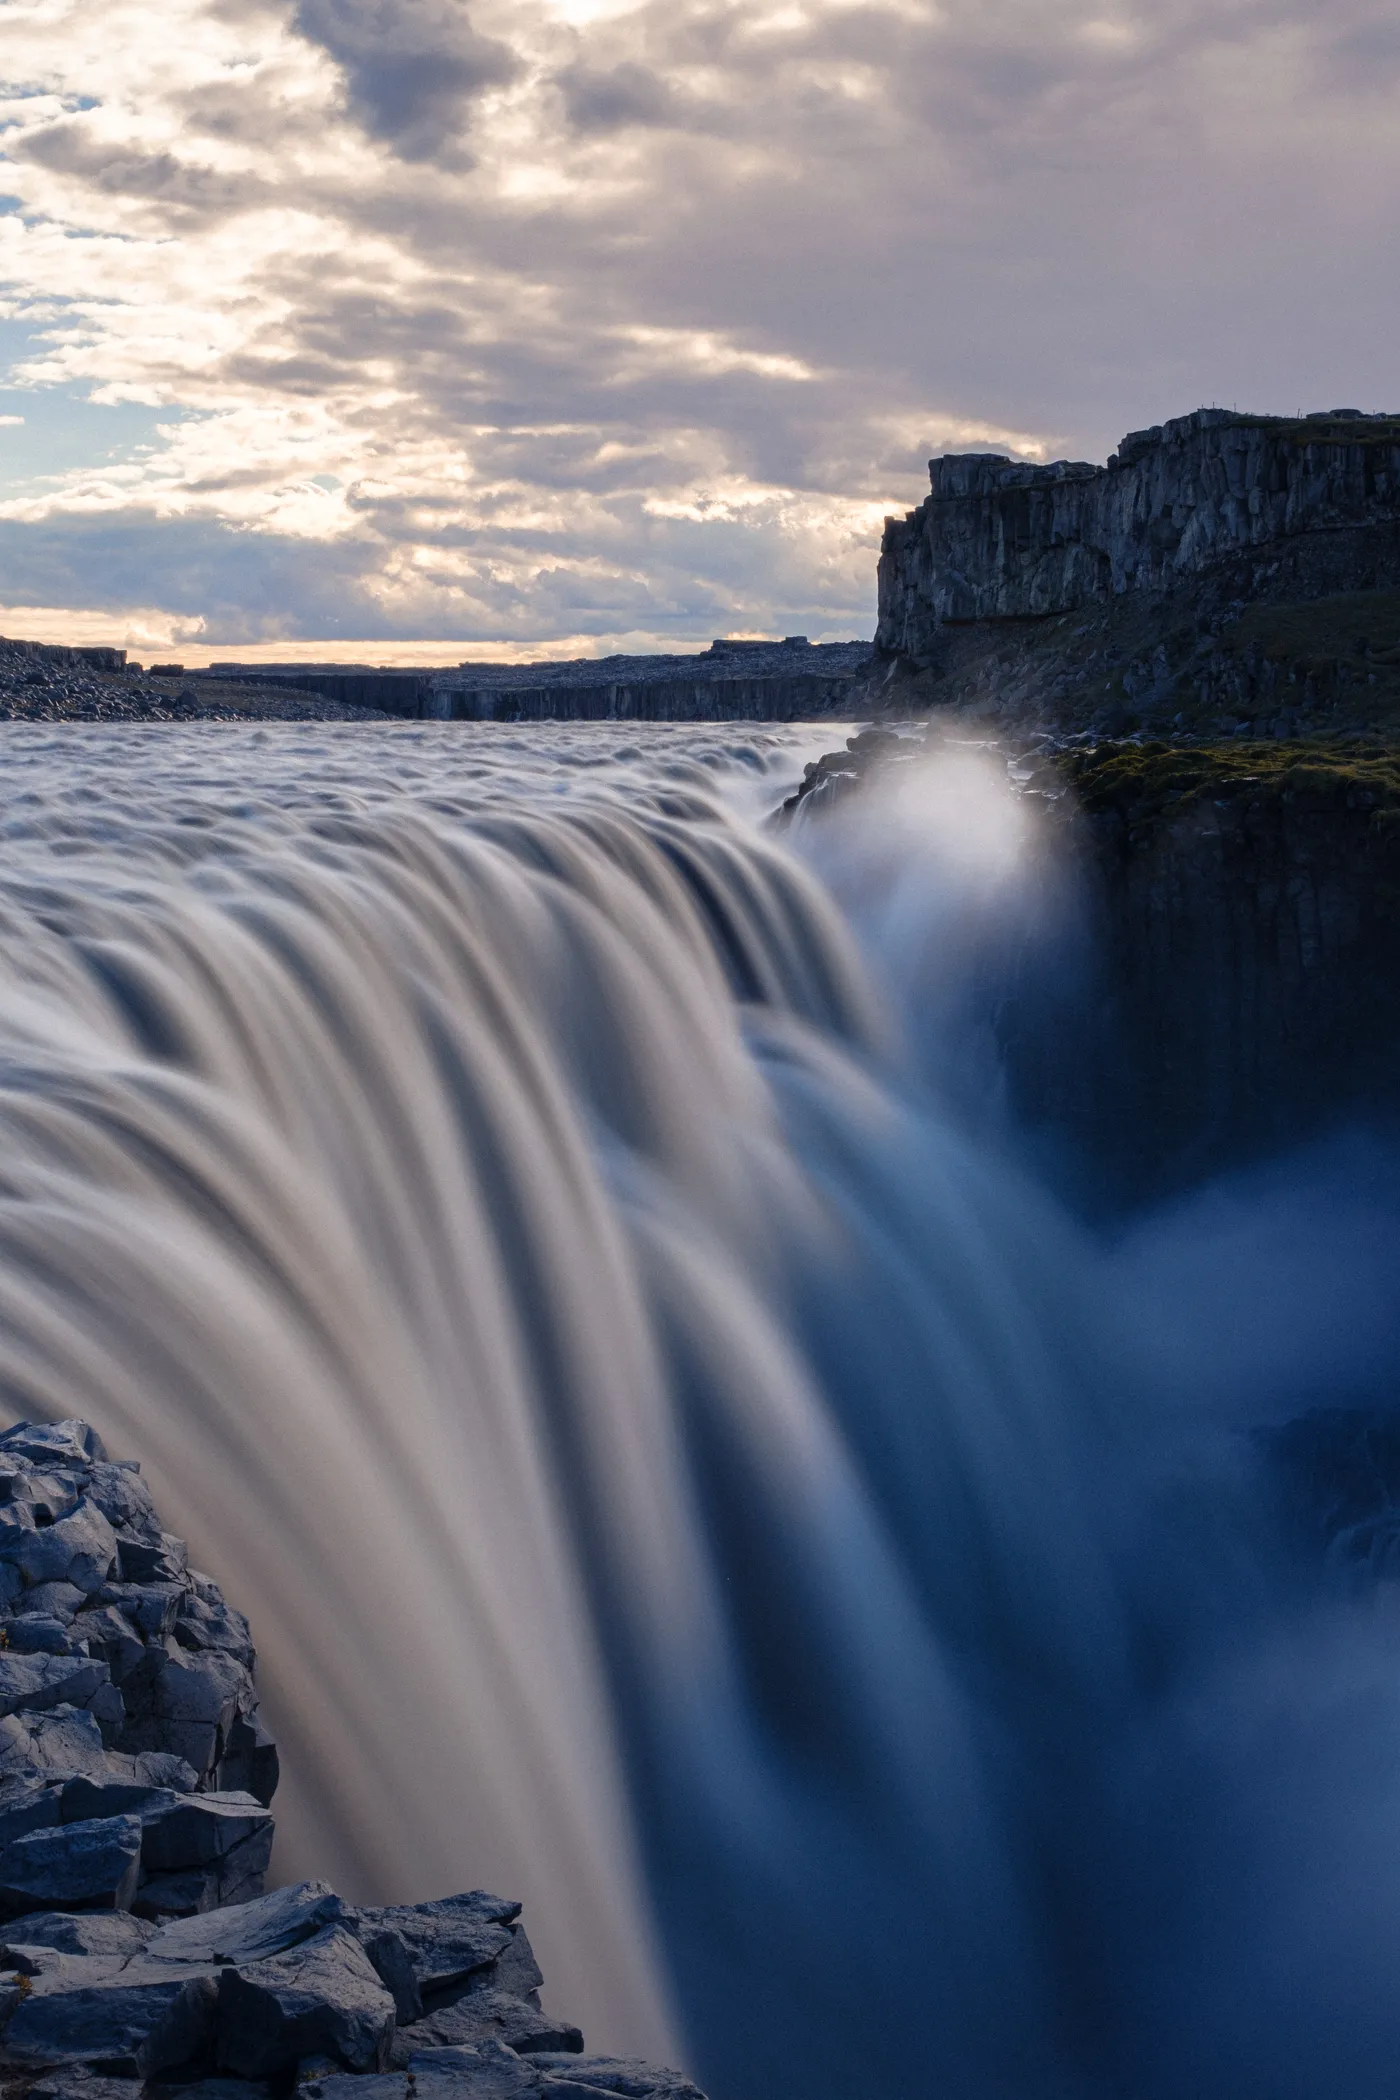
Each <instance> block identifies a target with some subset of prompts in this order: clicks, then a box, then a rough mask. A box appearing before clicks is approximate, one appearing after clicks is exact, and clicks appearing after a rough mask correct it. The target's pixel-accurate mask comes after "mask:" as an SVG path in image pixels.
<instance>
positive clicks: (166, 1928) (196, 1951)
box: [148, 1881, 345, 1967]
mask: <svg viewBox="0 0 1400 2100" xmlns="http://www.w3.org/2000/svg"><path fill="white" fill-rule="evenodd" d="M344 1914H345V1905H344V1904H343V1903H342V1902H341V1900H340V1898H339V1896H337V1895H336V1893H335V1891H334V1889H330V1888H327V1886H326V1884H325V1883H324V1882H323V1881H300V1882H297V1883H295V1884H294V1886H293V1887H291V1888H285V1889H275V1890H274V1891H273V1893H272V1894H271V1895H270V1896H263V1897H262V1898H261V1899H260V1900H259V1901H257V1902H254V1903H240V1904H236V1905H234V1906H233V1907H232V1908H231V1909H228V1910H221V1911H218V1912H216V1913H214V1914H212V1915H210V1916H208V1917H195V1918H181V1919H179V1920H178V1921H177V1922H175V1923H174V1924H170V1925H163V1926H162V1927H161V1928H160V1930H159V1931H158V1932H157V1933H155V1934H154V1935H153V1937H152V1939H151V1941H150V1945H149V1950H148V1951H149V1953H150V1957H151V1959H152V1960H153V1961H161V1962H172V1963H175V1962H178V1963H193V1964H196V1965H198V1964H202V1963H210V1962H218V1963H228V1964H232V1965H234V1966H237V1967H243V1966H246V1965H247V1964H249V1963H252V1962H260V1961H267V1960H269V1959H271V1958H272V1957H273V1956H275V1955H279V1954H286V1953H289V1952H290V1951H291V1950H292V1949H294V1948H296V1947H300V1946H303V1945H305V1944H306V1942H307V1941H309V1940H312V1939H314V1938H315V1937H316V1936H317V1934H319V1933H321V1932H323V1931H324V1930H325V1929H326V1927H327V1926H330V1925H337V1924H339V1923H340V1921H341V1919H342V1917H343V1916H344Z"/></svg>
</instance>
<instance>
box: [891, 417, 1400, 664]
mask: <svg viewBox="0 0 1400 2100" xmlns="http://www.w3.org/2000/svg"><path fill="white" fill-rule="evenodd" d="M929 471H930V477H931V483H932V487H931V493H930V494H929V496H928V497H927V499H926V500H925V501H924V502H923V503H922V504H921V505H920V507H919V508H918V509H917V510H915V511H911V512H910V513H909V514H908V515H907V516H906V517H905V518H903V519H890V520H889V521H888V522H887V524H886V529H885V538H884V544H883V548H882V552H881V560H880V623H879V630H878V634H877V643H878V646H879V647H880V648H881V649H882V650H885V651H887V652H889V653H891V654H894V655H899V656H903V657H907V658H911V659H913V660H914V661H915V662H925V661H928V660H929V659H930V658H931V657H932V656H933V654H934V653H935V649H936V644H937V639H938V636H939V634H940V632H941V630H942V629H943V628H944V627H945V626H946V625H947V624H948V623H959V622H967V621H980V620H1008V619H1013V620H1014V619H1028V618H1036V617H1044V616H1046V615H1049V614H1055V613H1066V612H1072V611H1074V610H1075V609H1077V608H1079V607H1081V606H1084V605H1086V604H1089V603H1091V602H1093V601H1095V600H1103V599H1106V598H1111V597H1113V596H1116V595H1121V594H1122V593H1125V592H1129V591H1144V590H1168V589H1171V588H1174V587H1176V586H1179V585H1180V584H1182V583H1183V582H1184V581H1186V580H1188V579H1189V578H1191V577H1193V576H1199V575H1203V574H1205V573H1206V572H1207V571H1209V570H1210V569H1212V568H1214V567H1215V566H1217V565H1218V564H1220V563H1222V562H1228V561H1230V560H1232V559H1236V560H1237V559H1238V558H1239V557H1241V556H1242V555H1248V554H1250V553H1251V552H1254V551H1257V550H1262V549H1266V548H1276V547H1278V546H1279V545H1280V543H1287V542H1290V541H1299V540H1307V539H1314V540H1317V539H1321V538H1326V539H1328V540H1330V541H1331V542H1333V545H1332V546H1331V548H1330V550H1329V552H1328V555H1327V557H1326V560H1325V562H1324V563H1323V566H1324V567H1325V568H1326V570H1327V573H1328V577H1329V579H1330V580H1329V581H1328V582H1327V583H1326V584H1325V585H1324V586H1323V587H1324V588H1330V589H1332V590H1338V589H1344V588H1347V587H1349V585H1350V584H1351V583H1352V582H1353V581H1355V582H1356V583H1358V584H1362V585H1364V583H1365V581H1366V577H1365V575H1363V574H1362V573H1361V572H1362V571H1366V570H1369V569H1370V568H1374V567H1375V566H1376V562H1377V559H1378V557H1379V560H1380V563H1381V566H1382V567H1384V566H1385V564H1386V558H1387V555H1388V554H1391V553H1393V555H1394V556H1395V558H1396V559H1397V560H1400V417H1390V416H1362V415H1356V414H1352V413H1350V412H1341V411H1338V412H1336V413H1334V414H1330V415H1325V416H1320V417H1304V418H1302V419H1297V420H1293V419H1285V418H1282V417H1266V416H1240V415H1236V414H1234V413H1232V412H1231V411H1228V410H1221V409H1201V410H1198V411H1197V413H1196V414H1194V415H1190V416H1182V417H1179V418H1177V419H1176V420H1175V421H1173V422H1169V423H1166V424H1163V425H1161V426H1160V427H1159V428H1156V429H1153V430H1147V431H1138V432H1134V433H1133V434H1131V435H1130V436H1128V437H1126V438H1125V439H1124V440H1123V443H1122V444H1121V445H1120V447H1119V449H1118V451H1117V452H1116V453H1115V455H1114V457H1113V458H1112V459H1111V460H1110V461H1109V462H1108V465H1107V466H1105V467H1096V466H1090V465H1087V464H1085V463H1083V462H1075V461H1063V460H1062V461H1058V462H1056V463H1055V464H1054V465H1052V466H1045V467H1039V466H1033V465H1029V464H1027V463H1025V462H1022V461H1017V460H1011V459H1006V458H1003V457H1001V456H999V455H994V454H980V453H976V454H953V455H950V456H948V457H945V458H943V459H936V460H933V461H932V462H931V463H930V469H929ZM1377 535H1379V542H1377ZM1339 536H1341V538H1342V540H1343V541H1344V542H1348V543H1349V542H1351V541H1354V542H1355V553H1354V555H1353V554H1352V553H1351V552H1350V551H1349V544H1348V545H1344V546H1343V547H1342V550H1341V556H1340V570H1341V575H1340V580H1338V576H1337V573H1336V572H1337V571H1338V549H1337V545H1336V542H1337V540H1338V537H1339ZM1295 566H1296V565H1295ZM1352 572H1355V574H1354V575H1353V573H1352ZM1300 583H1301V585H1302V586H1303V588H1302V589H1301V591H1300V595H1308V594H1309V593H1308V592H1307V590H1306V578H1305V577H1303V578H1299V577H1292V578H1291V579H1290V585H1291V587H1293V588H1297V587H1298V586H1299V584H1300Z"/></svg>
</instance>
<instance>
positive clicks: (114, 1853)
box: [0, 1421, 701, 2100]
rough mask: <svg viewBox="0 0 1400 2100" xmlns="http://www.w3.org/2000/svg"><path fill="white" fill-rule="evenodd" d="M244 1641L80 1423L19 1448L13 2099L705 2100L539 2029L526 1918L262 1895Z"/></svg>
mask: <svg viewBox="0 0 1400 2100" xmlns="http://www.w3.org/2000/svg"><path fill="white" fill-rule="evenodd" d="M277 1777H278V1769H277V1751H276V1748H275V1746H274V1744H273V1742H272V1739H271V1737H270V1735H269V1734H268V1731H267V1729H266V1728H265V1726H264V1725H263V1723H262V1720H261V1718H260V1716H259V1713H258V1704H257V1691H256V1686H255V1682H254V1653H253V1647H252V1642H251V1639H250V1637H249V1629H248V1623H247V1621H246V1619H244V1618H243V1617H242V1615H241V1614H240V1613H238V1612H237V1611H235V1610H233V1609H232V1608H231V1607H230V1606H229V1605H228V1604H227V1603H226V1601H225V1599H224V1597H223V1595H222V1593H221V1592H220V1590H219V1588H218V1586H217V1585H216V1584H215V1583H213V1582H211V1581H210V1580H209V1579H208V1578H207V1577H206V1576H203V1575H200V1574H199V1573H198V1572H197V1571H195V1570H194V1569H192V1568H191V1567H190V1565H189V1557H188V1554H187V1552H186V1549H185V1546H184V1544H183V1542H182V1541H181V1540H180V1539H178V1538H175V1537H174V1536H173V1535H172V1534H171V1533H169V1532H167V1531H163V1530H162V1528H161V1524H160V1519H159V1517H158V1516H157V1514H156V1511H155V1509H154V1507H153V1506H152V1502H151V1497H150V1494H149V1492H148V1491H147V1489H146V1487H145V1484H144V1482H143V1481H142V1479H141V1477H140V1472H139V1469H138V1468H137V1467H136V1466H135V1465H134V1464H133V1463H131V1462H130V1461H121V1460H119V1461H116V1462H113V1461H112V1460H110V1459H109V1458H108V1456H107V1453H106V1452H105V1450H104V1449H103V1446H102V1444H101V1441H100V1440H99V1438H98V1436H97V1435H96V1432H95V1431H94V1430H92V1429H91V1428H89V1427H88V1426H87V1424H85V1423H83V1422H77V1421H69V1422H57V1423H46V1424H33V1423H21V1424H19V1425H18V1426H17V1427H15V1428H13V1429H11V1430H9V1431H7V1432H5V1433H4V1434H3V1435H0V2090H2V2091H3V2093H4V2094H5V2095H6V2096H7V2100H22V2096H28V2095H33V2096H34V2100H139V2096H141V2095H142V2094H143V2093H159V2094H162V2095H165V2094H169V2095H171V2096H175V2095H179V2096H180V2100H281V2096H283V2095H286V2094H289V2093H291V2092H292V2091H293V2090H294V2089H295V2090H296V2092H297V2093H299V2094H304V2095H305V2096H306V2100H457V2096H462V2100H466V2096H472V2100H498V2096H499V2100H505V2096H512V2100H514V2096H527V2095H536V2096H539V2100H603V2096H607V2095H613V2096H625V2100H701V2096H700V2095H699V2093H698V2092H697V2089H696V2087H695V2086H694V2085H692V2084H691V2083H690V2081H689V2080H688V2079H686V2078H684V2077H682V2076H681V2075H680V2074H679V2073H677V2072H673V2071H665V2070H659V2069H657V2068H655V2067H654V2066H651V2065H646V2064H640V2063H634V2062H630V2061H625V2060H618V2059H611V2058H604V2057H596V2056H589V2055H587V2054H585V2052H584V2044H583V2037H582V2035H581V2034H580V2033H579V2031H578V2029H577V2028H575V2027H571V2026H570V2025H569V2024H568V2023H567V2022H566V2021H561V2020H557V2019H554V2018H552V2017H551V2016H550V2015H549V2014H547V2013H546V2012H544V2011H543V2010H542V2009H541V2004H540V1997H539V1992H540V1986H541V1984H542V1982H543V1978H542V1977H541V1975H540V1971H539V1968H538V1966H537V1965H536V1962H535V1958H534V1955H533V1953H532V1952H531V1949H530V1943H529V1940H528V1939H527V1938H526V1936H525V1931H524V1928H523V1927H522V1926H521V1924H520V1923H519V1917H520V1905H519V1904H518V1903H512V1902H509V1901H507V1900H505V1899H503V1898H501V1897H498V1896H491V1895H487V1894H485V1893H484V1892H482V1891H480V1890H474V1891H472V1892H470V1893H468V1894H465V1895H455V1896H448V1897H446V1898H445V1899H442V1900H439V1901H431V1902H425V1903H419V1904H396V1905H389V1906H380V1907H366V1906H359V1907H355V1906H352V1905H350V1904H347V1903H344V1902H342V1900H341V1899H340V1897H339V1896H337V1895H336V1894H335V1893H334V1891H333V1890H331V1889H330V1888H327V1887H326V1886H325V1885H324V1884H323V1883H321V1882H315V1881H312V1882H302V1883H300V1884H298V1885H296V1886H294V1887H290V1888H282V1889H277V1890H275V1891H274V1892H273V1893H271V1894H265V1893H264V1878H265V1876H266V1874H267V1871H268V1866H269V1862H270V1859H271V1853H272V1840H273V1819H272V1816H271V1814H270V1813H269V1805H270V1803H271V1800H272V1796H273V1792H274V1790H275V1788H276V1785H277Z"/></svg>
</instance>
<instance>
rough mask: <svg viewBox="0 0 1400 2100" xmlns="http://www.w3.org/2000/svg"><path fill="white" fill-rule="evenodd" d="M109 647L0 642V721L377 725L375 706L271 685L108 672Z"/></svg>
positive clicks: (114, 654)
mask: <svg viewBox="0 0 1400 2100" xmlns="http://www.w3.org/2000/svg"><path fill="white" fill-rule="evenodd" d="M117 655H118V652H117V651H114V650H110V649H87V650H84V649H62V648H57V647H50V646H48V645H47V644H44V643H39V642H15V641H6V640H4V639H3V638H0V721H3V722H246V721H248V720H249V719H250V718H254V719H259V720H267V719H270V720H275V721H286V722H374V721H387V720H389V719H390V718H389V717H388V716H387V715H385V714H383V713H382V711H381V710H380V709H378V708H373V707H351V706H348V705H346V704H344V703H343V702H341V701H338V700H325V699H322V698H321V697H320V696H319V695H318V694H314V693H301V692H291V691H284V690H281V689H279V688H278V687H277V686H275V685H272V684H271V683H269V684H268V685H266V686H263V685H254V684H251V683H241V684H240V683H234V682H232V681H230V682H227V683H225V682H222V681H217V680H212V679H207V678H203V677H201V679H200V681H199V683H198V685H195V684H193V683H191V682H190V681H188V680H186V679H184V678H180V677H157V676H152V675H151V674H150V673H147V672H141V671H137V670H135V669H130V670H116V669H109V668H106V664H107V662H108V661H109V660H110V661H115V659H116V657H117Z"/></svg>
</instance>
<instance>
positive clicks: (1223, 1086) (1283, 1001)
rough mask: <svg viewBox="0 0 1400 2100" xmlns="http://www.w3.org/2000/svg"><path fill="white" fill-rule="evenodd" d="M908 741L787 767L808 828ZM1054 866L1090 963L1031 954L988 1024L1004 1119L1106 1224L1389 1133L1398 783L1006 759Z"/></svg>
mask: <svg viewBox="0 0 1400 2100" xmlns="http://www.w3.org/2000/svg"><path fill="white" fill-rule="evenodd" d="M926 734H927V733H920V734H917V735H910V734H903V735H897V734H896V733H894V732H893V731H890V730H878V729H877V730H866V731H863V732H862V733H861V734H860V735H858V736H857V737H854V738H852V739H851V740H850V741H849V743H848V744H847V746H846V748H845V749H844V750H843V751H839V752H832V753H830V754H828V755H827V756H826V757H825V758H823V759H821V760H819V761H818V762H817V763H816V764H815V765H812V766H809V767H808V768H807V775H806V778H805V779H804V781H803V784H802V787H801V789H800V790H799V793H798V795H797V796H795V797H793V799H792V803H791V805H790V806H789V816H791V814H792V813H793V811H795V810H796V809H798V808H800V809H801V810H802V821H804V822H807V821H813V820H820V818H821V817H822V816H823V815H824V813H825V812H827V811H831V810H839V809H840V808H842V807H843V806H844V805H846V804H847V803H849V802H851V801H853V800H858V799H859V798H860V797H861V795H862V794H863V793H864V792H865V791H866V790H867V788H868V787H869V786H870V785H871V784H872V783H875V782H878V780H879V779H880V778H881V776H885V777H888V775H889V773H890V770H891V769H892V768H899V767H901V766H907V765H911V764H917V763H918V762H919V761H920V760H921V759H922V758H923V757H924V755H925V752H926V748H927V746H926V741H925V737H926ZM1006 755H1007V758H1008V761H1009V770H1010V775H1011V778H1012V779H1013V781H1014V782H1015V783H1016V784H1017V786H1018V787H1019V789H1020V790H1021V792H1023V793H1025V794H1028V795H1030V796H1033V797H1035V798H1037V799H1038V800H1039V801H1040V802H1041V804H1042V806H1043V807H1044V809H1045V810H1046V812H1047V818H1048V822H1049V823H1050V825H1051V827H1052V830H1053V831H1055V832H1057V833H1058V834H1059V836H1060V839H1061V842H1062V843H1063V844H1064V845H1065V846H1066V847H1067V848H1068V849H1069V850H1070V851H1071V852H1073V854H1074V855H1075V857H1076V860H1077V864H1078V867H1079V870H1080V873H1081V876H1082V885H1081V890H1082V896H1083V900H1084V905H1085V910H1086V914H1087V919H1088V923H1089V926H1090V929H1091V931H1092V936H1093V938H1092V941H1091V942H1090V943H1089V944H1088V960H1087V961H1086V959H1085V956H1084V954H1083V953H1078V954H1076V955H1075V956H1073V957H1072V958H1068V959H1067V960H1066V962H1065V964H1064V967H1063V969H1062V968H1061V964H1060V962H1059V960H1058V959H1057V960H1056V962H1055V965H1054V968H1053V970H1052V972H1051V975H1052V976H1053V978H1054V979H1055V981H1056V989H1057V992H1058V995H1059V996H1058V997H1057V998H1056V999H1055V1000H1054V1001H1053V1002H1047V997H1046V983H1047V971H1046V958H1045V956H1044V955H1043V954H1042V953H1041V952H1039V950H1038V949H1037V948H1036V947H1035V945H1034V943H1033V942H1029V941H1028V943H1027V944H1026V948H1025V952H1023V953H1022V954H1021V955H1020V956H1019V957H1015V956H1013V957H1012V958H1011V961H1010V964H1009V967H1008V975H1007V977H1006V978H1005V980H999V981H998V982H997V984H996V985H995V986H993V987H991V988H990V990H989V993H988V1005H989V1007H990V1008H991V1009H993V1019H992V1026H993V1029H994V1032H995V1036H996V1039H997V1041H998V1044H999V1047H1000V1052H1001V1057H1002V1060H1003V1063H1004V1069H1005V1073H1006V1078H1007V1083H1008V1090H1009V1094H1010V1097H1011V1099H1012V1100H1013V1101H1014V1103H1015V1107H1016V1111H1017V1116H1018V1120H1019V1122H1020V1123H1021V1125H1022V1127H1023V1128H1024V1129H1026V1130H1028V1131H1030V1132H1034V1133H1039V1135H1040V1136H1041V1138H1042V1139H1043V1140H1044V1143H1045V1152H1046V1157H1047V1159H1048V1160H1049V1161H1051V1162H1052V1163H1053V1164H1054V1167H1055V1169H1056V1171H1057V1173H1058V1174H1060V1175H1061V1177H1062V1178H1063V1180H1064V1181H1065V1182H1067V1185H1068V1186H1069V1187H1070V1188H1071V1190H1072V1192H1073V1193H1074V1194H1075V1195H1076V1196H1078V1197H1081V1198H1083V1199H1084V1200H1086V1201H1088V1202H1089V1203H1090V1204H1091V1205H1093V1206H1094V1207H1099V1206H1107V1207H1109V1208H1118V1207H1121V1206H1124V1205H1132V1204H1135V1203H1138V1202H1141V1201H1144V1200H1149V1199H1152V1198H1155V1197H1157V1196H1160V1195H1162V1194H1164V1193H1167V1192H1170V1191H1172V1190H1176V1189H1180V1188H1183V1187H1186V1186H1189V1185H1190V1184H1192V1183H1193V1182H1196V1181H1199V1180H1201V1179H1203V1178H1205V1177H1207V1176H1209V1175H1211V1174H1214V1173H1216V1172H1219V1171H1220V1170H1221V1169H1222V1168H1225V1167H1229V1166H1233V1165H1238V1164H1242V1163H1244V1162H1246V1161H1248V1160H1249V1159H1250V1158H1253V1157H1259V1156H1262V1155H1264V1154H1266V1153H1268V1152H1270V1151H1272V1150H1274V1149H1276V1148H1278V1147H1280V1146H1283V1145H1287V1144H1294V1143H1297V1142H1299V1141H1301V1140H1304V1139H1306V1138H1308V1137H1310V1136H1314V1135H1318V1134H1320V1133H1322V1132H1324V1131H1325V1130H1327V1129H1328V1128H1329V1127H1336V1126H1338V1125H1341V1124H1344V1123H1345V1122H1347V1121H1348V1120H1352V1119H1356V1118H1365V1119H1370V1120H1375V1119H1377V1118H1379V1119H1386V1120H1390V1119H1394V1118H1395V1117H1396V1116H1397V1115H1400V1070H1397V1067H1396V1061H1395V1043H1396V1040H1397V1037H1400V764H1397V762H1396V760H1395V758H1394V756H1393V754H1391V753H1389V752H1387V751H1385V750H1384V749H1382V748H1379V747H1376V746H1372V747H1370V748H1369V749H1366V748H1364V747H1363V748H1360V749H1352V750H1329V749H1327V748H1325V747H1319V746H1309V745H1300V744H1293V743H1288V742H1282V743H1268V744H1255V743H1232V744H1227V745H1224V746H1205V747H1203V746H1199V745H1196V746H1192V745H1178V746H1171V745H1167V744H1164V743H1152V742H1132V743H1129V742H1125V743H1100V744H1094V743H1092V742H1087V741H1085V742H1081V743H1078V744H1070V745H1068V746H1057V745H1056V744H1054V743H1053V742H1051V741H1048V740H1040V741H1037V742H1035V743H1031V744H1025V743H1023V744H1012V745H1010V746H1009V747H1008V748H1007V752H1006Z"/></svg>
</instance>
